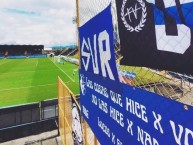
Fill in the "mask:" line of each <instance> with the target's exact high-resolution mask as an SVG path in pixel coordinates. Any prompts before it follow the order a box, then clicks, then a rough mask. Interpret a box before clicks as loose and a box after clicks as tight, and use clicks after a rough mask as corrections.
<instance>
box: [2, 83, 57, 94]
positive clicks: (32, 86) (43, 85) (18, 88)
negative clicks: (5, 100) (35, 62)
mask: <svg viewBox="0 0 193 145" xmlns="http://www.w3.org/2000/svg"><path fill="white" fill-rule="evenodd" d="M55 84H56V83H53V84H45V85H36V86H28V87H19V88H10V89H2V90H0V92H2V91H10V90H18V89H27V88H34V87H44V86H51V85H55Z"/></svg>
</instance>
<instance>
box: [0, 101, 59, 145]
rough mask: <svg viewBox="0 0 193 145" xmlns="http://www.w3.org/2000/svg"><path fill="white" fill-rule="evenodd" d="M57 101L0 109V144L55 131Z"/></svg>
mask: <svg viewBox="0 0 193 145" xmlns="http://www.w3.org/2000/svg"><path fill="white" fill-rule="evenodd" d="M57 120H58V100H57V99H54V100H47V101H42V102H40V103H33V104H25V105H20V106H13V107H7V108H1V109H0V143H1V142H5V141H9V140H13V139H17V138H21V137H25V136H28V135H31V134H38V133H41V132H45V131H49V130H53V129H57V128H58V127H57V125H56V123H57Z"/></svg>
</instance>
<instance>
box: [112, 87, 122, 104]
mask: <svg viewBox="0 0 193 145" xmlns="http://www.w3.org/2000/svg"><path fill="white" fill-rule="evenodd" d="M110 96H111V100H112V101H113V102H114V103H116V104H118V105H119V106H121V107H123V103H122V98H121V95H120V94H118V93H115V92H113V91H111V90H110Z"/></svg>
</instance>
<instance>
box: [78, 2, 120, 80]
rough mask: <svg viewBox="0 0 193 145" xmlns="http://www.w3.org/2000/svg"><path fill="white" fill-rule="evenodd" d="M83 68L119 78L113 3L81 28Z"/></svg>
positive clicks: (101, 74) (115, 78) (108, 76)
mask: <svg viewBox="0 0 193 145" xmlns="http://www.w3.org/2000/svg"><path fill="white" fill-rule="evenodd" d="M79 34H80V54H81V56H80V60H81V69H82V70H85V71H89V72H91V73H94V74H97V75H100V76H103V77H107V78H110V79H111V80H118V72H117V68H116V62H115V54H114V45H113V26H112V15H111V5H109V6H108V7H107V8H106V9H105V10H104V11H102V12H101V13H99V14H98V15H96V16H95V17H94V18H92V19H91V20H89V21H88V22H87V23H86V24H84V25H83V26H82V27H80V28H79Z"/></svg>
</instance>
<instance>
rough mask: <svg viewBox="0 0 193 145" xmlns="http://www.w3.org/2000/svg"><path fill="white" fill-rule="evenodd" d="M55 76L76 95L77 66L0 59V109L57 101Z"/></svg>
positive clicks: (34, 60) (47, 61) (40, 59)
mask: <svg viewBox="0 0 193 145" xmlns="http://www.w3.org/2000/svg"><path fill="white" fill-rule="evenodd" d="M58 76H60V77H61V78H62V80H63V81H64V82H65V83H66V85H67V86H68V87H69V88H70V89H71V91H72V92H73V93H74V94H79V78H78V66H77V65H74V64H71V63H69V62H65V63H61V64H59V63H57V62H56V63H53V62H52V61H51V59H50V58H29V59H2V60H0V108H2V107H6V106H13V105H19V104H27V103H32V102H40V101H42V100H47V99H53V98H57V94H58V92H57V77H58Z"/></svg>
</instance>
